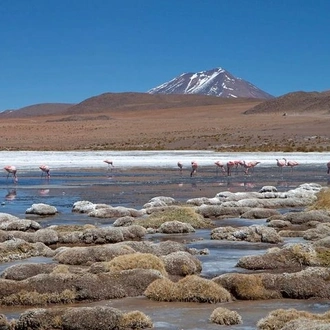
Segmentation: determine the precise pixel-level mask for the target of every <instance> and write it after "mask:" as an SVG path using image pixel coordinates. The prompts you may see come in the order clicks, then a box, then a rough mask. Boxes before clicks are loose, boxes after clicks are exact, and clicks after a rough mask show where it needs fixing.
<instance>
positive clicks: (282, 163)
mask: <svg viewBox="0 0 330 330" xmlns="http://www.w3.org/2000/svg"><path fill="white" fill-rule="evenodd" d="M103 162H105V163H106V164H108V168H110V166H111V167H114V165H113V161H112V160H108V159H106V160H104V161H103ZM214 164H215V165H216V168H217V171H218V170H219V169H220V170H221V172H222V173H224V174H225V173H227V175H228V176H230V175H231V174H232V170H233V168H235V169H236V171H237V169H238V168H239V167H243V168H244V170H243V171H244V173H245V174H246V175H248V174H249V173H250V172H253V170H254V168H255V167H256V166H257V165H258V164H260V161H250V162H246V161H245V160H230V161H228V162H227V163H226V164H224V163H223V162H221V161H220V160H217V161H216V162H214ZM276 165H277V166H278V167H279V168H280V170H281V172H282V171H283V168H284V167H290V168H291V172H292V171H293V168H294V167H296V166H298V165H300V164H299V163H298V162H297V161H295V160H287V159H286V158H281V159H276ZM177 166H178V168H179V170H180V173H182V170H183V167H184V166H183V164H182V162H181V161H178V163H177ZM326 166H327V174H330V161H329V162H327V164H326ZM39 169H40V170H41V176H43V175H44V174H45V175H46V177H47V178H48V179H49V178H50V167H49V166H48V165H40V166H39ZM197 169H198V163H197V162H196V161H192V162H191V172H190V177H192V176H194V175H196V174H197ZM4 170H5V171H6V172H7V179H8V178H9V176H10V175H11V176H12V178H13V181H14V183H17V182H18V176H17V168H16V166H13V165H7V166H5V167H4Z"/></svg>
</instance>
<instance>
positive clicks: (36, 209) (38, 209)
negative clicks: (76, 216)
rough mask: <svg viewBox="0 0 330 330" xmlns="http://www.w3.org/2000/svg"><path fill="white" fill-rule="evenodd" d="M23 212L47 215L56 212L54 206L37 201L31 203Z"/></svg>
mask: <svg viewBox="0 0 330 330" xmlns="http://www.w3.org/2000/svg"><path fill="white" fill-rule="evenodd" d="M25 213H26V214H37V215H42V216H49V215H55V214H56V213H57V209H56V207H55V206H51V205H47V204H43V203H39V204H32V206H31V207H30V208H28V209H27V210H26V211H25Z"/></svg>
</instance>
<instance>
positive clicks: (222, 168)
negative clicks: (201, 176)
mask: <svg viewBox="0 0 330 330" xmlns="http://www.w3.org/2000/svg"><path fill="white" fill-rule="evenodd" d="M214 164H215V165H216V166H217V170H218V169H219V168H220V169H221V171H222V172H223V173H226V170H225V165H224V164H223V163H222V162H220V160H217V161H216V162H215V163H214Z"/></svg>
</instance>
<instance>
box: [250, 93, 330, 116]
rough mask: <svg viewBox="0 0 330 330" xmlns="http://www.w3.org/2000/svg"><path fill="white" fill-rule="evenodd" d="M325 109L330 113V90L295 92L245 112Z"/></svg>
mask: <svg viewBox="0 0 330 330" xmlns="http://www.w3.org/2000/svg"><path fill="white" fill-rule="evenodd" d="M308 111H325V112H327V113H330V91H326V92H293V93H288V94H285V95H283V96H280V97H277V98H274V99H272V100H267V101H265V102H262V103H260V104H258V105H256V106H254V107H253V108H251V109H249V110H247V111H245V112H244V113H245V114H253V113H271V112H308Z"/></svg>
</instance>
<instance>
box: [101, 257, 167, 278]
mask: <svg viewBox="0 0 330 330" xmlns="http://www.w3.org/2000/svg"><path fill="white" fill-rule="evenodd" d="M106 267H107V268H108V270H109V271H121V270H128V269H136V268H142V269H155V270H158V271H159V272H160V273H161V274H162V275H163V276H167V275H168V274H167V271H166V269H165V265H164V262H163V260H161V259H160V258H158V257H157V256H155V255H153V254H151V253H139V252H137V253H131V254H125V255H121V256H117V257H115V258H113V259H112V260H111V261H109V262H107V263H106Z"/></svg>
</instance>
